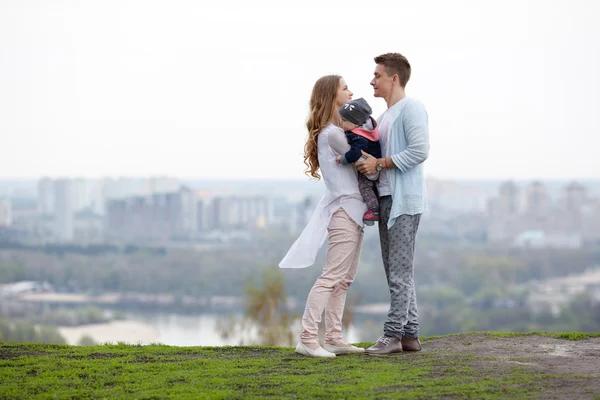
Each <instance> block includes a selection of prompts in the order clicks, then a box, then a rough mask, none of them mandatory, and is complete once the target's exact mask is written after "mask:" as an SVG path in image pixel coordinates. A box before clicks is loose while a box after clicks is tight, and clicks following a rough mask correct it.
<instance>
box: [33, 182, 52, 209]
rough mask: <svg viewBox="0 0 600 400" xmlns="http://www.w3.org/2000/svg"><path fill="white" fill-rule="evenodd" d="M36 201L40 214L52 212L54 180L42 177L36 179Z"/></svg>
mask: <svg viewBox="0 0 600 400" xmlns="http://www.w3.org/2000/svg"><path fill="white" fill-rule="evenodd" d="M37 203H38V212H39V213H40V214H43V215H53V214H54V182H52V179H50V178H42V179H40V180H39V181H38V186H37Z"/></svg>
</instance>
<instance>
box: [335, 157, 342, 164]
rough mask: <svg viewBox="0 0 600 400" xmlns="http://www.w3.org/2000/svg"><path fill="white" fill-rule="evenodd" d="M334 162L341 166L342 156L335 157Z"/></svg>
mask: <svg viewBox="0 0 600 400" xmlns="http://www.w3.org/2000/svg"><path fill="white" fill-rule="evenodd" d="M335 162H336V163H338V164H341V163H342V156H336V157H335Z"/></svg>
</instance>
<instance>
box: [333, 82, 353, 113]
mask: <svg viewBox="0 0 600 400" xmlns="http://www.w3.org/2000/svg"><path fill="white" fill-rule="evenodd" d="M352 94H353V93H352V92H351V91H350V89H348V85H346V81H345V80H344V78H340V85H339V86H338V91H337V96H336V98H335V103H336V105H337V108H340V107H341V106H343V105H344V104H346V103H347V102H349V101H350V100H352Z"/></svg>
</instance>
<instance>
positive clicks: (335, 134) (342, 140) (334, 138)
mask: <svg viewBox="0 0 600 400" xmlns="http://www.w3.org/2000/svg"><path fill="white" fill-rule="evenodd" d="M327 141H328V142H329V146H330V147H331V148H332V149H333V151H334V152H336V153H337V154H338V155H340V156H341V155H342V154H346V152H347V151H348V150H350V145H349V144H348V139H346V135H345V134H344V131H343V130H342V128H337V129H332V130H331V131H330V132H329V135H327Z"/></svg>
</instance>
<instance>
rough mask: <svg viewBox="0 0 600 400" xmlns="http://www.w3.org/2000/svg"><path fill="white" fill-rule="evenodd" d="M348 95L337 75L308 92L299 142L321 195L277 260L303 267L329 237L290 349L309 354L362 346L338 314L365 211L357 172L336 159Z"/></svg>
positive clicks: (354, 267)
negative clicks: (346, 333) (321, 335)
mask: <svg viewBox="0 0 600 400" xmlns="http://www.w3.org/2000/svg"><path fill="white" fill-rule="evenodd" d="M350 100H352V92H350V90H349V89H348V85H346V82H345V81H344V79H342V77H341V76H337V75H328V76H324V77H322V78H320V79H319V80H318V81H317V82H316V83H315V86H314V87H313V91H312V95H311V98H310V115H309V117H308V121H307V123H306V127H307V128H308V139H307V141H306V145H305V146H304V163H305V164H306V166H307V167H308V168H307V170H306V174H307V175H310V176H312V177H314V178H316V179H320V178H321V176H320V175H319V173H318V172H317V171H318V170H319V169H320V172H321V174H323V180H324V181H325V195H324V196H323V197H322V198H321V200H320V202H319V204H318V205H317V208H316V210H315V212H314V213H313V215H312V217H311V219H310V221H309V222H308V224H307V226H306V228H304V231H303V232H302V234H301V235H300V237H299V238H298V239H297V240H296V242H294V244H293V245H292V247H291V249H290V250H289V252H288V254H287V255H286V256H285V257H284V259H283V260H282V261H281V263H280V264H279V266H280V267H281V268H304V267H308V266H310V265H312V264H314V262H315V258H316V255H317V252H318V250H319V248H320V247H321V246H322V245H323V243H324V242H325V239H326V238H327V237H329V246H328V248H327V260H326V262H325V266H324V267H323V273H322V274H321V276H320V277H319V278H318V279H317V281H316V282H315V284H314V285H313V287H312V289H311V290H310V293H309V294H308V299H307V300H306V308H305V310H304V315H303V316H302V333H301V334H300V341H299V342H298V345H297V346H296V353H299V354H302V355H305V356H309V357H335V355H336V354H347V353H361V352H364V349H362V348H359V347H354V346H351V345H349V344H347V343H344V341H343V339H342V316H343V313H344V304H345V302H346V292H347V290H348V287H349V286H350V285H351V284H352V282H353V281H354V278H355V277H356V272H357V271H358V261H359V259H360V248H361V246H362V239H363V214H364V213H365V212H366V211H367V207H366V205H365V203H364V200H363V198H362V196H361V194H360V191H359V190H358V180H357V172H356V170H355V169H354V167H353V166H352V165H343V164H340V163H337V162H336V156H337V155H341V154H344V153H345V152H346V151H348V149H349V148H350V146H349V145H348V142H347V140H346V136H345V135H344V131H343V130H342V129H341V128H340V124H341V120H340V117H339V114H338V110H339V109H340V107H341V106H342V105H343V104H345V103H347V102H348V101H350ZM323 311H325V344H324V346H323V347H321V346H320V345H319V342H318V326H319V322H320V321H321V315H322V313H323Z"/></svg>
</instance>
